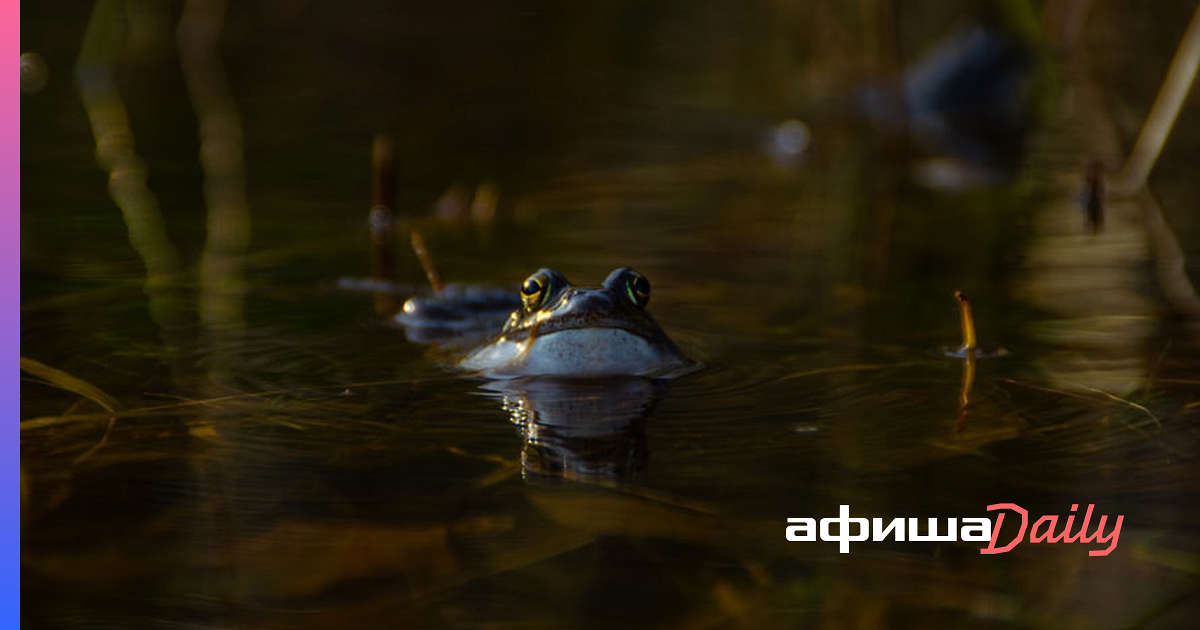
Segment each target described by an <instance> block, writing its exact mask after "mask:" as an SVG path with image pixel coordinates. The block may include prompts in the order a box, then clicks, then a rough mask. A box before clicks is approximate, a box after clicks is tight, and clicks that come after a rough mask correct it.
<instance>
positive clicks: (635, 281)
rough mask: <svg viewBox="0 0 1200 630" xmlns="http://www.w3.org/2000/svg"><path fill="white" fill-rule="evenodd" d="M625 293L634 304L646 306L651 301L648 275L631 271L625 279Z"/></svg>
mask: <svg viewBox="0 0 1200 630" xmlns="http://www.w3.org/2000/svg"><path fill="white" fill-rule="evenodd" d="M625 295H627V296H629V300H630V301H631V302H633V305H634V306H636V307H638V308H646V304H648V303H649V302H650V281H649V280H647V279H646V276H643V275H642V274H640V273H638V272H636V271H631V272H630V273H629V278H628V280H626V281H625Z"/></svg>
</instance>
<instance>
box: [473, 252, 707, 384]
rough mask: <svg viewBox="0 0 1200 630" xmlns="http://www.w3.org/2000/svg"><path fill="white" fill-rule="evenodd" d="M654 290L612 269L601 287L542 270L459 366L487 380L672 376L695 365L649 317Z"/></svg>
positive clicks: (635, 275)
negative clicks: (497, 329)
mask: <svg viewBox="0 0 1200 630" xmlns="http://www.w3.org/2000/svg"><path fill="white" fill-rule="evenodd" d="M649 299H650V283H649V281H647V280H646V278H645V277H644V276H642V275H641V274H639V273H637V272H636V271H633V270H632V269H628V268H622V269H617V270H614V271H613V272H612V273H610V274H609V276H608V278H607V279H605V281H604V284H603V285H601V286H600V287H597V288H580V287H575V286H572V285H571V283H570V282H568V281H567V279H566V278H565V277H564V276H563V275H562V274H560V273H558V272H557V271H552V270H549V269H541V270H539V271H537V272H536V273H534V274H533V275H532V276H530V277H529V278H528V279H527V280H526V281H525V283H524V284H523V285H522V286H521V307H520V308H518V309H517V310H515V311H513V312H512V314H510V315H509V317H508V321H507V322H505V324H504V327H503V329H501V331H500V333H499V334H498V335H497V336H496V337H495V338H494V339H492V340H491V341H490V342H488V343H486V344H484V345H482V346H480V347H479V348H476V349H475V350H473V351H472V352H471V353H470V354H468V355H467V356H466V357H465V358H464V359H462V361H460V362H459V366H460V367H462V368H464V369H466V370H470V371H473V372H479V373H482V374H484V375H486V376H489V377H500V378H508V377H517V376H559V377H601V376H618V375H625V376H668V375H672V374H674V373H677V372H681V371H684V370H686V369H687V368H689V367H690V366H692V365H693V364H692V362H691V361H689V360H688V359H687V358H686V357H684V356H683V354H682V353H681V352H680V351H679V349H678V348H676V347H675V344H674V343H672V342H671V340H670V339H669V338H667V335H666V333H664V332H663V331H662V328H660V327H659V326H658V324H657V323H656V322H655V321H654V319H653V318H651V317H650V315H649V314H648V313H647V312H646V310H645V308H646V303H647V302H648V301H649Z"/></svg>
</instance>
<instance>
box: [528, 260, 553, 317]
mask: <svg viewBox="0 0 1200 630" xmlns="http://www.w3.org/2000/svg"><path fill="white" fill-rule="evenodd" d="M552 285H553V276H551V274H550V273H548V272H547V271H546V270H545V269H541V270H538V271H537V272H536V273H534V274H533V275H532V276H529V277H528V278H526V279H525V282H524V283H523V284H522V285H521V304H523V305H524V306H525V310H527V311H530V312H533V311H536V310H537V309H539V308H541V307H543V306H545V304H546V301H547V300H548V299H549V297H550V295H551V294H552V293H553V292H554V291H553V289H554V287H553V286H552Z"/></svg>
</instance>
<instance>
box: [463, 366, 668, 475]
mask: <svg viewBox="0 0 1200 630" xmlns="http://www.w3.org/2000/svg"><path fill="white" fill-rule="evenodd" d="M483 389H484V390H486V391H488V392H494V393H495V394H496V395H497V396H498V397H499V398H500V405H501V408H503V409H504V410H505V411H506V412H508V415H509V419H510V420H511V421H512V423H513V424H514V425H515V426H516V427H517V430H518V431H520V434H521V437H522V440H523V445H522V448H521V474H522V476H523V477H524V478H525V479H526V480H527V481H535V480H544V479H554V478H563V479H568V480H572V481H583V482H591V483H596V482H606V481H618V480H623V479H625V478H627V477H629V476H630V475H632V474H634V473H636V472H638V471H640V470H643V469H644V468H645V467H646V462H647V459H648V457H649V451H648V449H647V445H646V433H645V420H646V418H647V417H648V416H649V415H650V412H651V411H652V410H653V408H654V405H655V403H656V402H657V401H658V398H659V397H660V396H661V395H662V394H663V393H664V391H665V389H666V385H665V383H664V382H663V381H661V380H654V379H649V378H643V377H638V376H621V377H610V378H602V379H590V380H579V379H561V378H518V379H506V380H494V381H490V382H488V383H486V384H484V385H483Z"/></svg>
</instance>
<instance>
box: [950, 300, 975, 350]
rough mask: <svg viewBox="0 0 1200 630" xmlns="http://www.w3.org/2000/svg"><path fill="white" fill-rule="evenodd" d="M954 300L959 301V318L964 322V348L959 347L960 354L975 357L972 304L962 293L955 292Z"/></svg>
mask: <svg viewBox="0 0 1200 630" xmlns="http://www.w3.org/2000/svg"><path fill="white" fill-rule="evenodd" d="M954 299H955V300H958V316H959V319H960V320H961V321H962V346H960V347H959V349H958V354H960V355H964V356H966V355H974V354H975V319H974V318H973V317H971V303H970V302H968V301H967V296H966V295H965V294H964V293H963V292H962V291H955V292H954Z"/></svg>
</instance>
